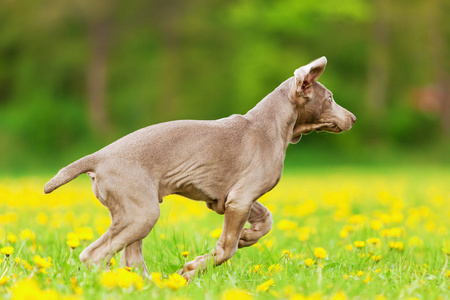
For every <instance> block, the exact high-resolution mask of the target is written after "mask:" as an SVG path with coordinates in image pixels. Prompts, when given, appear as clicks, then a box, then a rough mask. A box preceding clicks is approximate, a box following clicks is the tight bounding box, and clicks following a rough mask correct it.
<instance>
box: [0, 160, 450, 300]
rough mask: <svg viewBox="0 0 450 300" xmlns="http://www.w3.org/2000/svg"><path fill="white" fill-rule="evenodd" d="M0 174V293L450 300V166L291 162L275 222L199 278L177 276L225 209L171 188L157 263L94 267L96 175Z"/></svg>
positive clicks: (275, 198)
mask: <svg viewBox="0 0 450 300" xmlns="http://www.w3.org/2000/svg"><path fill="white" fill-rule="evenodd" d="M49 178H50V177H48V178H47V177H45V176H36V177H32V176H25V177H17V178H6V177H3V178H2V179H0V251H1V253H0V298H2V299H119V298H120V299H122V298H124V299H144V298H146V299H252V298H262V299H377V300H381V299H450V265H449V263H448V260H449V255H450V235H449V234H450V232H449V231H450V184H449V183H450V172H448V170H446V169H444V168H437V167H436V168H433V167H421V166H415V167H406V168H405V167H402V168H396V167H395V166H392V167H389V168H367V167H366V168H363V167H358V168H345V167H336V168H332V167H321V168H316V169H313V168H311V167H310V168H305V169H301V168H298V169H291V170H288V171H286V172H285V174H284V175H283V177H282V180H281V182H280V184H279V185H278V186H277V187H276V188H275V189H274V190H272V191H271V192H269V193H268V194H266V195H264V196H263V197H262V198H261V200H260V201H261V202H262V203H263V204H264V205H266V206H267V207H268V208H269V209H270V210H271V212H272V213H273V217H274V224H273V229H272V231H271V232H270V233H269V234H268V235H267V236H265V237H263V238H262V239H261V240H260V241H259V242H258V243H257V244H256V245H254V246H252V247H249V248H243V249H240V250H239V251H238V252H237V254H236V255H235V256H234V257H233V258H232V259H231V260H230V261H229V262H228V263H225V264H223V265H222V266H219V267H216V268H210V269H208V271H207V272H206V273H204V274H202V275H201V276H197V277H196V278H195V279H194V280H193V281H192V282H191V283H189V284H186V282H185V281H184V280H183V279H181V278H180V277H179V276H177V275H174V273H176V271H178V270H179V269H180V268H181V267H182V266H183V264H184V263H185V261H188V260H192V259H194V258H195V257H196V256H197V255H202V254H204V253H206V252H208V251H210V250H211V249H212V248H213V247H214V244H215V242H216V241H217V239H218V237H219V236H220V233H221V227H222V221H223V216H220V215H217V214H215V213H214V212H213V211H210V210H209V209H207V207H206V206H205V204H204V203H203V202H196V201H191V200H187V199H184V198H182V197H178V196H168V197H166V198H165V199H164V202H163V203H162V204H161V217H160V219H159V221H158V223H157V224H156V226H155V228H154V229H153V231H152V232H151V233H150V234H149V236H148V237H147V238H146V239H145V240H144V257H145V261H146V264H147V267H148V269H149V271H150V273H151V275H149V276H144V277H143V276H141V275H140V274H139V270H135V269H131V270H130V269H124V268H121V267H120V254H117V255H116V256H115V258H114V259H113V260H112V261H111V262H110V268H111V271H108V272H105V271H101V270H87V268H86V267H85V266H84V265H83V264H81V263H80V262H79V260H78V255H79V254H80V252H81V251H82V250H83V249H84V248H85V247H86V246H87V245H88V244H89V243H91V242H92V241H94V240H95V239H96V238H98V237H99V236H100V235H101V234H102V233H103V232H104V231H106V229H107V228H108V226H109V224H110V219H109V214H108V211H107V210H106V208H104V207H102V206H101V205H100V203H99V202H98V201H97V200H96V199H95V198H94V196H93V194H92V191H91V187H90V181H89V179H88V178H87V176H86V175H82V176H80V178H78V179H76V180H75V181H74V182H72V183H70V184H68V185H65V186H63V187H61V188H60V189H58V190H56V191H55V192H54V193H52V194H49V195H43V194H42V187H43V185H44V184H45V182H46V180H47V179H49Z"/></svg>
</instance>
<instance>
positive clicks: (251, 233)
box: [238, 228, 261, 248]
mask: <svg viewBox="0 0 450 300" xmlns="http://www.w3.org/2000/svg"><path fill="white" fill-rule="evenodd" d="M260 237H261V236H260V232H259V231H255V230H253V229H251V228H244V230H242V233H241V237H240V238H239V244H238V248H243V247H249V246H251V245H254V244H256V242H258V240H259V238H260Z"/></svg>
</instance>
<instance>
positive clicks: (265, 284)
mask: <svg viewBox="0 0 450 300" xmlns="http://www.w3.org/2000/svg"><path fill="white" fill-rule="evenodd" d="M274 284H275V281H274V280H273V278H270V279H269V280H267V281H265V282H263V283H261V284H260V285H258V286H257V287H256V291H257V292H267V290H268V289H269V288H270V287H271V286H273V285H274Z"/></svg>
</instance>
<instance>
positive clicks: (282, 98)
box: [245, 77, 298, 151]
mask: <svg viewBox="0 0 450 300" xmlns="http://www.w3.org/2000/svg"><path fill="white" fill-rule="evenodd" d="M293 80H294V79H293V77H291V78H289V79H287V80H286V81H284V82H283V83H281V84H280V85H279V86H278V87H277V88H276V89H275V90H274V91H273V92H272V93H270V94H268V95H267V96H266V97H264V99H262V100H261V101H260V102H259V103H258V104H257V105H256V106H255V107H253V108H252V109H251V110H249V111H248V112H247V114H246V115H245V116H246V117H247V118H248V119H249V120H251V121H252V122H255V123H257V124H261V125H262V126H263V127H264V128H267V134H268V135H270V136H272V137H273V139H275V140H277V139H280V138H281V139H282V141H283V147H284V151H286V148H287V146H288V145H289V143H290V142H291V140H292V138H293V133H294V125H295V123H296V122H297V117H298V113H297V109H296V108H295V105H294V103H293V102H292V101H291V100H290V97H289V95H290V92H291V86H292V84H293Z"/></svg>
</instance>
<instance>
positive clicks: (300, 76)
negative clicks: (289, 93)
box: [294, 56, 327, 96]
mask: <svg viewBox="0 0 450 300" xmlns="http://www.w3.org/2000/svg"><path fill="white" fill-rule="evenodd" d="M326 66H327V58H326V57H325V56H322V57H321V58H318V59H316V60H315V61H313V62H311V63H309V64H307V65H306V66H303V67H301V68H298V69H297V70H295V72H294V75H295V83H296V85H297V94H298V96H307V95H308V92H309V87H311V85H312V84H313V83H314V82H316V81H317V79H318V78H319V77H320V75H322V73H323V70H325V67H326Z"/></svg>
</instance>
